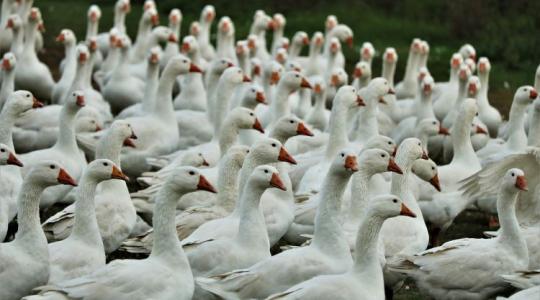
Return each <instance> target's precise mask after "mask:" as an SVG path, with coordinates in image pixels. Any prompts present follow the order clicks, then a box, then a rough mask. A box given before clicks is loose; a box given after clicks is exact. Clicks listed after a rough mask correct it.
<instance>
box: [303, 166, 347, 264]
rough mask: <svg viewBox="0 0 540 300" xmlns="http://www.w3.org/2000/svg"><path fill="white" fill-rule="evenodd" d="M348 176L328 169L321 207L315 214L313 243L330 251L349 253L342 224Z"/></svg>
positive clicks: (321, 197) (321, 196)
mask: <svg viewBox="0 0 540 300" xmlns="http://www.w3.org/2000/svg"><path fill="white" fill-rule="evenodd" d="M348 179H349V177H348V176H343V174H336V173H335V172H332V170H330V171H328V173H327V175H326V178H325V180H324V183H323V186H322V191H321V193H320V198H319V200H320V202H319V207H318V208H317V214H316V216H315V229H314V233H313V242H312V243H313V245H314V246H315V247H318V248H319V249H321V250H323V251H328V253H333V254H332V255H336V254H338V253H347V254H349V251H350V248H349V245H348V243H347V241H346V239H345V234H344V232H343V229H342V226H341V218H340V212H341V198H342V196H343V192H344V190H345V187H346V186H347V183H348V182H349V180H348ZM349 255H350V254H349Z"/></svg>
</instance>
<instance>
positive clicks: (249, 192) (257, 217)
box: [236, 182, 270, 255]
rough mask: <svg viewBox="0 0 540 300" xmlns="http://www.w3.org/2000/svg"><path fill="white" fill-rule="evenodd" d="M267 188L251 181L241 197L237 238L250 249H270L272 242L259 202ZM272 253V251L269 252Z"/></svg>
mask: <svg viewBox="0 0 540 300" xmlns="http://www.w3.org/2000/svg"><path fill="white" fill-rule="evenodd" d="M265 190H266V189H264V188H262V187H260V186H257V185H256V184H252V183H250V182H248V183H247V185H246V186H245V187H244V192H243V193H242V197H241V198H240V223H239V226H238V234H237V235H236V239H237V240H238V241H239V242H240V243H241V244H242V245H243V246H244V247H249V248H250V249H253V248H256V249H266V251H269V249H270V242H269V240H268V234H267V232H266V223H265V221H264V216H263V214H262V211H261V209H259V204H260V201H261V196H262V194H263V193H264V191H265ZM268 254H269V255H270V252H268Z"/></svg>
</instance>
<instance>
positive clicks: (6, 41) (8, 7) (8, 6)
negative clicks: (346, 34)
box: [0, 0, 283, 53]
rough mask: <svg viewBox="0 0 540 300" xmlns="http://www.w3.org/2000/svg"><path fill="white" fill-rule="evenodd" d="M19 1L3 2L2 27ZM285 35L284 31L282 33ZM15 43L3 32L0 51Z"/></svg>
mask: <svg viewBox="0 0 540 300" xmlns="http://www.w3.org/2000/svg"><path fill="white" fill-rule="evenodd" d="M16 2H17V1H15V0H6V1H2V14H1V15H0V27H1V28H6V25H7V23H8V18H9V16H10V15H11V14H12V13H14V6H15V4H16ZM282 33H283V31H282ZM12 42H13V34H12V32H11V31H10V30H2V33H0V51H2V52H4V53H5V52H7V51H9V49H10V47H11V43H12Z"/></svg>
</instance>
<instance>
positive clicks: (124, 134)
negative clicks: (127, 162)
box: [108, 120, 137, 148]
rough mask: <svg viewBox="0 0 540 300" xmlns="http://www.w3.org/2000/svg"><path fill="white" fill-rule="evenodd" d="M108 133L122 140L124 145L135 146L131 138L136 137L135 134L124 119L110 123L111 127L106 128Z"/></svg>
mask: <svg viewBox="0 0 540 300" xmlns="http://www.w3.org/2000/svg"><path fill="white" fill-rule="evenodd" d="M108 134H111V135H113V136H114V137H116V138H117V140H118V141H122V143H123V145H124V146H126V147H131V148H135V147H136V146H135V143H134V141H133V140H136V139H137V135H135V132H134V131H133V128H132V127H131V124H130V123H129V122H127V121H124V120H117V121H114V122H113V123H112V124H111V127H109V129H108Z"/></svg>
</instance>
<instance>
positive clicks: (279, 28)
mask: <svg viewBox="0 0 540 300" xmlns="http://www.w3.org/2000/svg"><path fill="white" fill-rule="evenodd" d="M272 21H273V29H274V33H273V35H272V47H271V49H270V50H272V51H271V53H272V55H275V54H276V51H277V49H278V48H280V47H281V42H282V40H283V38H284V35H283V34H284V31H285V25H287V19H285V17H284V16H283V15H282V14H280V13H276V14H274V16H273V17H272Z"/></svg>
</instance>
